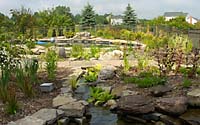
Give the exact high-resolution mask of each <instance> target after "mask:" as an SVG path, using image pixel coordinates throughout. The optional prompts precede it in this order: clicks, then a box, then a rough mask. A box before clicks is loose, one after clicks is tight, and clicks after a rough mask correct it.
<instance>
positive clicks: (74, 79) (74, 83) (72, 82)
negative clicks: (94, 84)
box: [69, 76, 78, 91]
mask: <svg viewBox="0 0 200 125" xmlns="http://www.w3.org/2000/svg"><path fill="white" fill-rule="evenodd" d="M77 83H78V80H77V77H76V76H72V77H71V78H70V79H69V84H70V85H71V88H72V90H73V91H74V90H75V89H76V88H77V87H78V86H77Z"/></svg>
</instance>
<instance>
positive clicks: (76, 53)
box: [71, 44, 84, 58]
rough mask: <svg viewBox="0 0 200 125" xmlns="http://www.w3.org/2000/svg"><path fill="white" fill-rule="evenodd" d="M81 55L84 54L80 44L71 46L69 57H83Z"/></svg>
mask: <svg viewBox="0 0 200 125" xmlns="http://www.w3.org/2000/svg"><path fill="white" fill-rule="evenodd" d="M83 54H84V49H83V45H81V44H74V45H72V49H71V56H72V57H74V58H81V57H83Z"/></svg>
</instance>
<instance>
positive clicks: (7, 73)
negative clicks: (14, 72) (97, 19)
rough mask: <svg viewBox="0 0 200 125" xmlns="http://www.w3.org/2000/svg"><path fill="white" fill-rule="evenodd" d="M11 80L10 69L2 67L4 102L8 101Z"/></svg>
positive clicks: (0, 89) (0, 86)
mask: <svg viewBox="0 0 200 125" xmlns="http://www.w3.org/2000/svg"><path fill="white" fill-rule="evenodd" d="M9 80H10V70H9V69H8V68H2V69H1V79H0V99H1V100H2V101H3V102H6V101H7V94H8V83H9Z"/></svg>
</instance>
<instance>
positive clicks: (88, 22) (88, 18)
mask: <svg viewBox="0 0 200 125" xmlns="http://www.w3.org/2000/svg"><path fill="white" fill-rule="evenodd" d="M81 16H82V17H81V25H82V26H83V28H85V27H94V26H95V25H96V20H95V12H94V10H93V7H92V6H91V5H90V4H89V3H88V4H87V5H86V6H85V7H84V9H83V10H82V15H81Z"/></svg>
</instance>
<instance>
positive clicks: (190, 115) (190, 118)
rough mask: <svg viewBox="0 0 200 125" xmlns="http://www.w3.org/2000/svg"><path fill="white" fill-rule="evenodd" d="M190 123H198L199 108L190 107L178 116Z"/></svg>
mask: <svg viewBox="0 0 200 125" xmlns="http://www.w3.org/2000/svg"><path fill="white" fill-rule="evenodd" d="M180 118H181V119H183V120H184V121H186V122H187V123H188V124H190V125H200V109H190V110H188V111H187V112H185V113H184V114H183V115H181V116H180Z"/></svg>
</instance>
